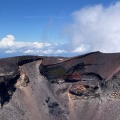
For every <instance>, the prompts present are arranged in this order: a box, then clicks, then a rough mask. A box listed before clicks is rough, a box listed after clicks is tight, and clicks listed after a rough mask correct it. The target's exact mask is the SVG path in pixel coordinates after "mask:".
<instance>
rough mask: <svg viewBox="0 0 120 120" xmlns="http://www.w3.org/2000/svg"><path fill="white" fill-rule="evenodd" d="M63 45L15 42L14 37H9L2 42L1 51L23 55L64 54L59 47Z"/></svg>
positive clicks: (0, 42)
mask: <svg viewBox="0 0 120 120" xmlns="http://www.w3.org/2000/svg"><path fill="white" fill-rule="evenodd" d="M61 45H63V44H58V43H48V42H20V41H15V37H14V36H13V35H7V36H6V37H5V38H3V39H2V40H1V41H0V49H2V51H4V53H9V54H11V53H21V54H37V55H40V54H42V55H49V54H62V53H65V50H60V49H59V47H60V46H61Z"/></svg>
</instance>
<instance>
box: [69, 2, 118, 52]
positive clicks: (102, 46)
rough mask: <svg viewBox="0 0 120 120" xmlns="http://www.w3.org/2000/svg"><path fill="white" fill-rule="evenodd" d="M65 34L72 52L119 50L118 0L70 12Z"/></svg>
mask: <svg viewBox="0 0 120 120" xmlns="http://www.w3.org/2000/svg"><path fill="white" fill-rule="evenodd" d="M72 17H73V23H72V24H71V25H70V26H68V28H67V34H68V35H69V39H70V42H71V48H72V52H74V53H83V52H90V51H98V50H99V51H102V52H120V2H117V3H115V4H111V5H110V6H108V7H103V6H102V5H95V6H88V7H85V8H82V9H80V10H78V11H75V12H73V13H72Z"/></svg>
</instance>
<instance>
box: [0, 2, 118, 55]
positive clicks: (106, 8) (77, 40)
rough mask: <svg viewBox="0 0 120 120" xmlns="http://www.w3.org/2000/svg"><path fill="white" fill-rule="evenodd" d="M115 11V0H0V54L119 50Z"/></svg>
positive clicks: (116, 6)
mask: <svg viewBox="0 0 120 120" xmlns="http://www.w3.org/2000/svg"><path fill="white" fill-rule="evenodd" d="M119 11H120V2H119V1H118V0H0V57H7V56H14V55H26V54H34V55H50V56H56V55H57V56H73V55H78V54H83V53H86V52H91V51H96V50H100V51H102V52H119V51H120V49H119V47H116V45H118V43H119V41H120V40H119V38H120V37H119V29H120V26H119V19H120V15H119V13H120V12H119ZM113 17H114V18H115V19H113ZM83 18H84V19H83ZM93 18H94V20H93ZM82 20H83V21H84V22H83V21H82ZM116 20H118V21H116ZM91 21H92V22H91ZM107 21H109V22H107ZM117 22H118V25H115V26H114V24H115V23H116V24H117ZM108 23H109V24H108ZM97 25H99V27H98V28H97V27H96V26H97ZM93 26H94V27H93ZM107 28H108V29H107ZM109 29H112V30H113V29H115V30H114V31H110V30H109ZM100 31H102V32H101V33H100ZM94 33H95V35H93V34H94ZM109 33H111V36H109ZM104 34H105V35H104ZM101 40H102V41H101ZM97 43H100V44H99V45H100V46H98V44H97ZM101 43H104V44H101ZM110 43H111V44H110ZM108 44H110V45H109V46H108V47H107V48H106V46H107V45H108ZM111 45H112V46H111ZM113 45H114V48H113V49H109V48H110V46H111V47H113ZM101 46H102V47H101Z"/></svg>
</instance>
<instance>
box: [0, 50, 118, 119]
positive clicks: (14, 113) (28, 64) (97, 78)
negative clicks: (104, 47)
mask: <svg viewBox="0 0 120 120" xmlns="http://www.w3.org/2000/svg"><path fill="white" fill-rule="evenodd" d="M0 104H1V108H0V120H56V119H57V120H120V53H109V54H107V53H101V52H93V53H89V54H85V55H81V56H76V57H72V58H63V57H40V56H20V57H13V58H4V59H0Z"/></svg>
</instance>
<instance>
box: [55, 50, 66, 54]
mask: <svg viewBox="0 0 120 120" xmlns="http://www.w3.org/2000/svg"><path fill="white" fill-rule="evenodd" d="M55 53H57V54H61V53H67V51H65V50H57V51H55Z"/></svg>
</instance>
